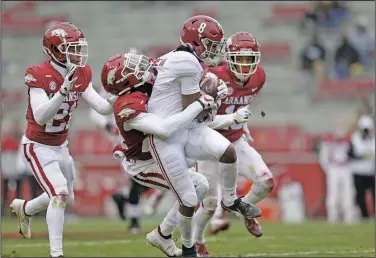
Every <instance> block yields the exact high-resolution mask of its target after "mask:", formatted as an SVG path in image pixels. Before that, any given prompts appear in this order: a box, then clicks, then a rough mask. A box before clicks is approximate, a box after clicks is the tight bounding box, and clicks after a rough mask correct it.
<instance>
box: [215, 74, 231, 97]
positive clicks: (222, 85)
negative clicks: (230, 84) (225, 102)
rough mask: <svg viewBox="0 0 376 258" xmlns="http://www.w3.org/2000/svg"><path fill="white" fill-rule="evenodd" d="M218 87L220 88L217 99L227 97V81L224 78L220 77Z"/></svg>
mask: <svg viewBox="0 0 376 258" xmlns="http://www.w3.org/2000/svg"><path fill="white" fill-rule="evenodd" d="M217 89H218V92H217V97H216V99H224V98H226V97H227V94H228V88H227V85H226V83H225V82H224V81H223V80H221V79H219V85H218V88H217Z"/></svg>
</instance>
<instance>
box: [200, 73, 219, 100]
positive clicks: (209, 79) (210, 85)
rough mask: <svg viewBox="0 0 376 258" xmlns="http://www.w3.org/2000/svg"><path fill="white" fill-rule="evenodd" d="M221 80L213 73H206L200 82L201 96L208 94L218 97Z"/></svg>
mask: <svg viewBox="0 0 376 258" xmlns="http://www.w3.org/2000/svg"><path fill="white" fill-rule="evenodd" d="M218 86H219V78H218V76H217V75H215V74H214V73H211V72H206V73H205V74H204V75H203V76H202V79H201V81H200V88H201V94H208V95H210V96H212V97H213V98H215V97H216V96H217V92H218Z"/></svg>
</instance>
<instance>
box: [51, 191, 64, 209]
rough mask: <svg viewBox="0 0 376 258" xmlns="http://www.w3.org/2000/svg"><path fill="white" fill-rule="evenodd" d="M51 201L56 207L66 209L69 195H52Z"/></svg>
mask: <svg viewBox="0 0 376 258" xmlns="http://www.w3.org/2000/svg"><path fill="white" fill-rule="evenodd" d="M50 202H51V203H52V207H54V208H61V209H65V207H66V206H67V203H68V195H65V194H58V195H56V196H52V197H51V199H50Z"/></svg>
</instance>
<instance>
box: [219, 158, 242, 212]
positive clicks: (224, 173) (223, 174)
mask: <svg viewBox="0 0 376 258" xmlns="http://www.w3.org/2000/svg"><path fill="white" fill-rule="evenodd" d="M237 164H238V163H237V162H235V163H222V162H219V163H218V172H219V182H220V184H221V186H222V201H223V203H224V204H225V205H226V206H231V205H233V204H234V201H235V200H236V198H237V196H236V180H237V179H238V169H237Z"/></svg>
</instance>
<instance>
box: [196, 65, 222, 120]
mask: <svg viewBox="0 0 376 258" xmlns="http://www.w3.org/2000/svg"><path fill="white" fill-rule="evenodd" d="M218 86H219V78H218V76H217V75H215V74H214V73H211V72H206V73H205V74H204V75H203V76H202V78H201V81H200V89H201V95H204V94H207V95H210V96H212V97H213V98H215V97H216V96H217V92H218ZM208 114H209V110H204V111H202V112H201V113H200V114H198V116H197V119H198V121H199V122H200V123H202V122H203V121H204V120H205V118H206V117H207V116H208Z"/></svg>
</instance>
